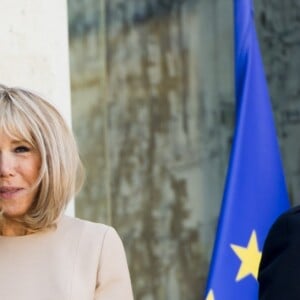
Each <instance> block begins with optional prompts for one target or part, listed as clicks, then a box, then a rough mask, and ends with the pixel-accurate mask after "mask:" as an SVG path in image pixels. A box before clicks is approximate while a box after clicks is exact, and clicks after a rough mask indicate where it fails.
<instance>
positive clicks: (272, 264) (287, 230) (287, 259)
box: [258, 206, 300, 300]
mask: <svg viewBox="0 0 300 300" xmlns="http://www.w3.org/2000/svg"><path fill="white" fill-rule="evenodd" d="M258 282H259V299H260V300H299V299H300V206H297V207H294V208H292V209H290V210H289V211H287V212H286V213H284V214H282V215H281V216H280V217H279V218H278V219H277V220H276V222H275V223H274V224H273V226H272V228H271V229H270V231H269V234H268V236H267V239H266V241H265V245H264V249H263V254H262V259H261V262H260V267H259V273H258Z"/></svg>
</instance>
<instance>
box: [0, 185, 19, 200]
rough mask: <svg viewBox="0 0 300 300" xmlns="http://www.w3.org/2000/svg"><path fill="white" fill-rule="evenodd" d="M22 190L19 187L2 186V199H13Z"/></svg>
mask: <svg viewBox="0 0 300 300" xmlns="http://www.w3.org/2000/svg"><path fill="white" fill-rule="evenodd" d="M22 190H23V189H22V188H19V187H0V199H12V198H14V197H15V196H16V195H17V194H18V193H19V192H20V191H22Z"/></svg>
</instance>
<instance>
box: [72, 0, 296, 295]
mask: <svg viewBox="0 0 300 300" xmlns="http://www.w3.org/2000/svg"><path fill="white" fill-rule="evenodd" d="M255 5H256V18H257V19H256V20H257V28H258V33H259V37H260V44H261V48H262V54H263V59H264V63H265V68H266V73H267V78H268V82H269V87H270V93H271V96H272V102H273V108H274V114H275V117H276V122H277V131H278V135H279V138H280V144H281V149H282V155H283V161H284V166H285V169H286V174H287V183H288V187H289V192H290V196H291V199H292V202H293V203H294V204H295V203H299V202H300V201H299V187H300V184H299V179H300V178H299V165H300V164H299V163H300V162H299V150H300V149H299V147H300V145H299V144H298V143H297V140H298V139H297V138H298V136H299V133H300V132H299V130H300V126H299V121H300V108H299V98H298V95H299V86H300V85H299V83H298V77H299V75H298V69H299V67H298V66H299V64H300V58H298V55H297V53H298V47H299V43H298V35H299V34H298V32H299V30H298V29H299V28H298V27H299V20H300V19H299V17H298V14H299V11H300V10H299V6H300V0H297V1H296V0H288V1H280V0H268V1H266V0H259V1H258V0H256V1H255ZM232 9H233V8H232V1H222V0H160V1H158V0H126V1H125V0H110V1H104V0H85V1H83V0H72V1H69V12H70V13H69V28H70V53H71V74H72V101H73V124H74V129H75V132H76V135H77V137H78V141H79V146H80V149H81V154H82V157H83V160H84V163H85V165H86V169H87V182H86V185H85V187H84V189H83V191H82V193H80V194H79V195H78V197H77V199H76V203H77V204H76V211H77V215H78V216H80V217H83V218H87V219H90V220H94V221H100V222H108V223H112V224H113V226H115V227H116V228H117V230H118V231H119V233H120V235H121V236H122V238H123V240H124V244H125V247H126V252H127V256H128V260H129V266H130V271H131V275H132V281H133V288H134V293H135V298H136V299H137V300H150V299H155V300H168V299H172V300H196V299H200V298H201V295H202V294H203V289H204V285H205V280H206V276H207V270H208V264H209V260H210V255H211V249H212V245H213V241H214V234H215V227H216V222H217V218H218V214H219V208H220V202H221V198H222V192H223V185H224V180H225V174H226V168H227V164H228V155H229V151H230V147H231V136H232V131H233V125H234V95H233V39H232V35H233V30H232V24H233V13H232Z"/></svg>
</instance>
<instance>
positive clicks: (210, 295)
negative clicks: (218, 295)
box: [205, 290, 215, 300]
mask: <svg viewBox="0 0 300 300" xmlns="http://www.w3.org/2000/svg"><path fill="white" fill-rule="evenodd" d="M205 300H215V296H214V292H213V291H212V290H210V291H209V293H208V295H207V297H206V298H205Z"/></svg>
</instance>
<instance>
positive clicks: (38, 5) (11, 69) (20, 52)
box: [0, 0, 74, 214]
mask: <svg viewBox="0 0 300 300" xmlns="http://www.w3.org/2000/svg"><path fill="white" fill-rule="evenodd" d="M0 20H1V26H0V43H1V46H0V82H1V83H4V84H6V85H10V86H21V87H24V88H28V89H30V90H33V91H36V92H38V93H39V94H40V95H42V96H44V97H45V98H46V99H49V100H50V101H51V102H52V104H54V105H55V106H56V107H57V108H58V109H59V111H60V112H61V113H62V115H63V116H64V117H65V119H66V120H67V122H68V123H69V124H71V107H70V78H69V51H68V22H67V2H66V1H65V0H51V1H46V0H18V1H11V0H2V1H1V10H0ZM67 212H68V214H73V212H74V204H73V203H72V204H71V205H70V206H69V208H68V211H67Z"/></svg>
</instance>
